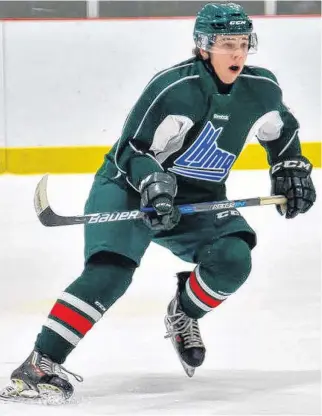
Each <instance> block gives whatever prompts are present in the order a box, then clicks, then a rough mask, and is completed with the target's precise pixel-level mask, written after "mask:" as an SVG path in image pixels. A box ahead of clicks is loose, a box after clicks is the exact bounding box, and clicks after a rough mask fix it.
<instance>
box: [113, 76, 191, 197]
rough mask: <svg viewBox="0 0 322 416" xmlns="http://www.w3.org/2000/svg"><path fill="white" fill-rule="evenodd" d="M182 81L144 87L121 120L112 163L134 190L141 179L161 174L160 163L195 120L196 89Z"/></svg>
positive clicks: (179, 141) (174, 147) (180, 141)
mask: <svg viewBox="0 0 322 416" xmlns="http://www.w3.org/2000/svg"><path fill="white" fill-rule="evenodd" d="M184 81H185V80H184ZM184 81H182V82H181V80H180V79H179V80H177V81H173V80H172V82H171V83H169V82H168V83H165V84H162V85H160V84H157V85H156V86H154V85H152V86H151V85H150V86H149V85H148V86H147V88H146V89H145V90H144V91H143V94H142V95H141V97H140V98H139V100H138V101H137V102H136V104H135V106H134V107H133V109H132V111H131V112H130V114H129V116H128V118H127V119H126V121H125V124H124V127H123V131H122V135H121V138H120V140H119V142H118V148H117V150H116V153H115V163H116V166H117V168H118V169H119V171H120V172H121V173H122V174H124V175H125V176H126V179H127V181H128V182H129V183H130V185H132V187H133V188H135V189H136V190H138V186H139V184H140V182H141V180H142V179H143V178H144V177H146V176H147V175H149V174H151V173H153V172H158V171H163V167H162V163H163V162H164V161H165V160H166V159H167V158H168V157H169V156H170V155H171V154H172V153H174V152H175V151H177V150H179V149H180V148H181V147H182V145H183V141H184V138H185V136H186V134H187V132H188V131H189V129H190V128H191V127H192V126H193V125H194V123H195V122H196V120H197V119H198V115H197V114H196V113H197V111H196V109H195V104H196V95H198V91H199V90H198V88H194V87H192V86H191V85H189V81H190V79H189V80H187V81H186V83H185V85H183V84H184ZM197 101H198V100H197ZM197 108H198V107H197Z"/></svg>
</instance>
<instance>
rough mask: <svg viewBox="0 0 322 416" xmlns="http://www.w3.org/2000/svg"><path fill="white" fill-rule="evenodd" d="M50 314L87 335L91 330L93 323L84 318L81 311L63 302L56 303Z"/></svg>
mask: <svg viewBox="0 0 322 416" xmlns="http://www.w3.org/2000/svg"><path fill="white" fill-rule="evenodd" d="M50 315H52V316H54V317H55V318H58V319H60V320H61V321H63V322H66V324H68V325H70V326H71V327H72V328H74V329H76V331H78V332H79V333H80V334H82V335H85V334H86V332H87V331H89V330H90V329H91V328H92V326H93V324H92V322H90V321H89V320H88V319H86V318H84V317H83V316H82V315H80V314H79V313H77V312H75V311H73V310H72V309H70V308H68V307H67V306H65V305H62V304H61V303H56V304H55V305H54V307H53V309H52V310H51V312H50Z"/></svg>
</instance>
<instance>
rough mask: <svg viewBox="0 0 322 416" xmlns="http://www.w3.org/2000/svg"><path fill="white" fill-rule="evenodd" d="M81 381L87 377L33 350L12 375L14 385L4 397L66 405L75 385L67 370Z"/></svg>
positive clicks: (0, 393) (4, 390) (11, 385)
mask: <svg viewBox="0 0 322 416" xmlns="http://www.w3.org/2000/svg"><path fill="white" fill-rule="evenodd" d="M63 371H65V372H66V373H68V374H71V375H73V376H74V377H75V379H76V380H77V381H83V378H82V377H80V376H78V375H76V374H73V373H71V372H69V371H67V370H66V369H65V368H64V367H62V366H61V365H59V364H56V363H54V362H53V361H52V360H51V359H50V358H48V357H47V356H46V355H42V354H41V353H40V352H37V351H33V352H32V353H31V354H30V355H29V357H28V358H27V359H26V361H25V362H24V363H22V365H21V366H20V367H18V368H17V369H16V370H14V372H13V373H12V374H11V377H10V380H11V384H9V385H8V386H7V387H5V388H4V389H3V390H2V391H0V399H3V400H11V401H16V402H36V403H38V402H39V403H42V404H62V403H64V402H66V401H67V400H68V399H70V397H71V396H72V394H73V392H74V388H73V386H72V384H71V383H70V382H69V380H68V377H67V375H66V374H65V373H63Z"/></svg>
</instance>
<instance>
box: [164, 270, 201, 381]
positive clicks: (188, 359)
mask: <svg viewBox="0 0 322 416" xmlns="http://www.w3.org/2000/svg"><path fill="white" fill-rule="evenodd" d="M189 276H190V272H181V273H177V278H178V290H177V293H176V295H175V297H174V298H173V299H172V301H171V302H170V304H169V306H168V310H167V312H168V313H167V315H166V317H165V319H164V323H165V326H166V328H167V334H166V336H165V338H171V341H172V344H173V346H174V348H175V350H176V351H177V353H178V356H179V359H180V361H181V364H182V366H183V368H184V370H185V372H186V374H187V375H188V376H189V377H192V376H193V375H194V372H195V368H196V367H199V366H200V365H201V364H202V363H203V361H204V359H205V354H206V348H205V346H204V344H203V342H202V339H201V335H200V330H199V325H198V321H197V319H193V318H189V316H187V315H186V314H185V313H184V312H183V310H182V309H181V305H180V301H179V295H180V292H181V291H182V290H183V288H184V285H185V283H186V281H187V279H188V278H189Z"/></svg>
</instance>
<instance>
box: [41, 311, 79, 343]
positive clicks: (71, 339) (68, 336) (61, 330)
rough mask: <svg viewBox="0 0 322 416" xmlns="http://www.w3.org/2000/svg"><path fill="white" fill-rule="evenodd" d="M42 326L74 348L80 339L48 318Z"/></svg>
mask: <svg viewBox="0 0 322 416" xmlns="http://www.w3.org/2000/svg"><path fill="white" fill-rule="evenodd" d="M44 326H46V327H47V328H49V329H51V330H52V331H54V332H56V333H57V334H58V335H60V336H61V337H62V338H64V339H65V340H66V341H68V342H69V343H70V344H72V345H74V347H76V345H77V344H78V343H79V341H80V340H81V338H80V337H78V336H77V335H76V334H74V332H72V331H71V330H69V329H68V328H66V327H64V326H63V325H62V324H60V323H59V322H56V321H54V320H53V319H50V318H48V319H47V321H46V322H45V323H44Z"/></svg>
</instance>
